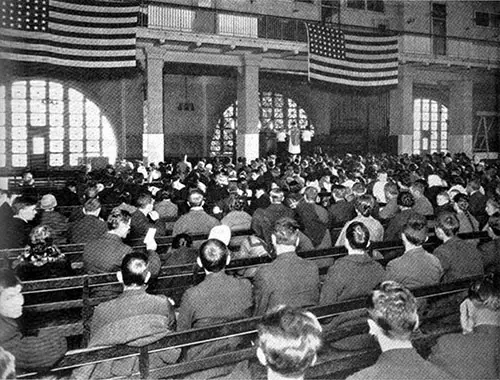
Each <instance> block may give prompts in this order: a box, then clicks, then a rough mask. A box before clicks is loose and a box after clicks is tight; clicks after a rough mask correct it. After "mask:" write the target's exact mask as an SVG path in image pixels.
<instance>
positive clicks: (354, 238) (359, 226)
mask: <svg viewBox="0 0 500 380" xmlns="http://www.w3.org/2000/svg"><path fill="white" fill-rule="evenodd" d="M345 237H346V239H347V241H348V242H349V245H350V246H351V247H352V248H354V249H366V248H368V245H369V244H370V231H369V230H368V228H367V227H366V226H365V225H364V224H363V223H361V222H353V223H351V224H349V226H348V227H347V230H346V235H345Z"/></svg>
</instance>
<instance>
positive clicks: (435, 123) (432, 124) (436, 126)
mask: <svg viewBox="0 0 500 380" xmlns="http://www.w3.org/2000/svg"><path fill="white" fill-rule="evenodd" d="M431 129H432V130H433V131H437V129H438V123H437V122H435V121H433V122H431Z"/></svg>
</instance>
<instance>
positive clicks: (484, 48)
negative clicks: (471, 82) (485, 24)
mask: <svg viewBox="0 0 500 380" xmlns="http://www.w3.org/2000/svg"><path fill="white" fill-rule="evenodd" d="M305 21H310V22H315V21H313V20H301V19H293V18H285V17H276V16H268V15H262V14H245V13H237V12H232V11H225V10H220V9H219V10H215V9H212V8H198V7H185V6H177V5H173V4H165V3H155V2H145V3H144V4H143V5H142V6H141V17H140V26H141V28H139V32H138V43H139V46H141V44H142V45H148V44H154V45H156V46H158V45H160V46H165V47H166V48H167V50H168V49H173V50H177V51H191V52H192V51H198V52H207V53H211V54H239V53H242V52H249V53H259V54H262V55H263V56H266V57H271V58H279V59H287V60H290V59H294V60H296V61H298V62H299V61H303V62H304V65H305V63H306V61H307V31H306V26H305ZM343 28H344V29H350V30H352V29H354V28H356V29H357V30H363V31H373V32H377V31H378V29H377V28H369V27H359V26H358V27H353V26H349V25H345V26H343ZM398 33H399V53H400V62H401V63H403V64H418V65H424V66H430V65H444V66H448V67H451V66H453V67H458V68H472V67H482V68H488V69H492V68H500V46H499V44H498V42H496V41H495V42H493V41H485V40H473V39H465V38H455V37H437V36H432V35H430V34H428V33H409V32H398ZM298 62H297V63H298ZM296 67H298V70H299V71H302V70H303V69H302V68H300V67H301V66H300V67H299V66H296ZM304 68H306V67H305V66H304Z"/></svg>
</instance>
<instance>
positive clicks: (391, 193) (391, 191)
mask: <svg viewBox="0 0 500 380" xmlns="http://www.w3.org/2000/svg"><path fill="white" fill-rule="evenodd" d="M384 193H385V196H386V197H387V196H388V197H389V198H396V197H397V196H398V194H399V190H398V185H397V184H395V183H394V182H387V183H386V184H385V185H384Z"/></svg>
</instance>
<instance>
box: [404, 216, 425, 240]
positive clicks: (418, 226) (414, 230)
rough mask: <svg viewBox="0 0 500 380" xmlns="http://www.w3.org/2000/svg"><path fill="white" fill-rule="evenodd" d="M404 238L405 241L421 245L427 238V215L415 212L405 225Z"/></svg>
mask: <svg viewBox="0 0 500 380" xmlns="http://www.w3.org/2000/svg"><path fill="white" fill-rule="evenodd" d="M402 235H403V236H402V238H403V241H404V242H408V243H410V244H413V245H416V246H420V245H422V244H424V243H425V241H426V240H427V219H426V218H425V216H423V215H420V214H418V213H414V214H412V215H411V216H410V218H409V219H408V220H407V222H406V223H405V225H404V226H403V234H402Z"/></svg>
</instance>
